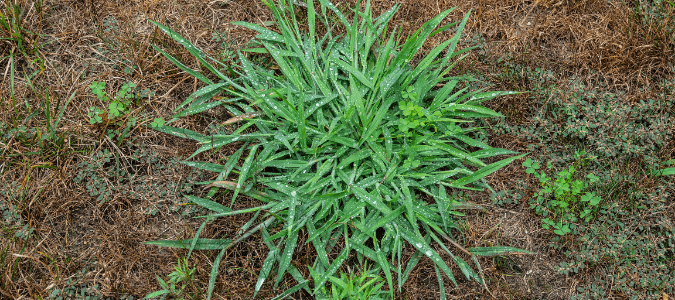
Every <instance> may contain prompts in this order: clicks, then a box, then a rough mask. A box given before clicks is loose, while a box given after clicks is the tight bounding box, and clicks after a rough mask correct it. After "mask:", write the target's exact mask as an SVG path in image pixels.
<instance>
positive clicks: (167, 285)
mask: <svg viewBox="0 0 675 300" xmlns="http://www.w3.org/2000/svg"><path fill="white" fill-rule="evenodd" d="M174 269H175V270H174V271H173V272H171V274H169V281H168V282H167V281H164V280H163V279H162V278H160V277H159V276H157V281H159V285H160V286H161V287H162V290H159V291H156V292H153V293H151V294H149V295H147V296H146V297H145V298H143V299H151V298H155V297H160V296H161V297H160V299H162V300H164V299H165V298H166V296H167V295H171V296H174V297H175V299H181V300H182V299H185V298H183V297H182V295H183V294H184V290H185V288H186V287H187V286H188V285H190V284H192V280H193V276H194V273H195V268H192V269H190V268H189V267H188V262H187V258H185V259H180V258H179V259H178V265H177V266H174ZM180 283H182V284H181V287H180V288H176V285H177V284H180Z"/></svg>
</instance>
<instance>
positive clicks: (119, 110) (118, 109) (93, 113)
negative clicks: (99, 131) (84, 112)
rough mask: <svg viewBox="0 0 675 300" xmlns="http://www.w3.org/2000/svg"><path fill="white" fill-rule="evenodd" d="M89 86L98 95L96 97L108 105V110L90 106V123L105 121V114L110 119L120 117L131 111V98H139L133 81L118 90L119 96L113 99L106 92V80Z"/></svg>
mask: <svg viewBox="0 0 675 300" xmlns="http://www.w3.org/2000/svg"><path fill="white" fill-rule="evenodd" d="M89 88H90V89H91V92H92V93H93V94H94V95H96V98H98V99H99V100H100V101H101V102H103V103H107V105H108V106H107V107H108V109H107V111H104V110H101V109H100V108H98V107H91V108H90V110H89V123H91V124H96V123H102V122H103V121H104V120H103V116H104V115H105V116H106V118H107V119H110V120H115V119H118V118H119V117H120V116H121V115H124V114H125V113H127V112H128V111H129V107H130V105H131V102H130V100H132V99H137V98H138V97H137V95H136V94H135V89H136V84H134V83H133V82H128V83H125V84H124V85H123V86H122V88H121V89H120V90H119V91H118V92H117V96H115V97H114V98H113V99H112V100H111V99H110V98H109V97H108V95H107V94H106V92H105V82H96V81H94V82H92V83H91V85H90V86H89Z"/></svg>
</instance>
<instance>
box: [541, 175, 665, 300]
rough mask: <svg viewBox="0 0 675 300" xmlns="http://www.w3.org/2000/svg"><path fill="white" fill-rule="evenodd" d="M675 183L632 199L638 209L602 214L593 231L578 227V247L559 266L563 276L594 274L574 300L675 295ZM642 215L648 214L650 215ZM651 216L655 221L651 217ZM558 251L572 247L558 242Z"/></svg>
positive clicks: (580, 287)
mask: <svg viewBox="0 0 675 300" xmlns="http://www.w3.org/2000/svg"><path fill="white" fill-rule="evenodd" d="M674 187H675V182H674V181H673V180H672V179H670V180H669V181H666V180H665V179H664V181H662V182H661V183H660V186H658V187H657V188H655V189H654V191H653V192H649V193H633V194H632V195H631V200H632V201H636V202H637V203H639V206H638V207H636V208H635V209H621V208H620V207H618V206H616V207H613V208H611V209H608V210H603V211H602V214H601V215H600V216H599V220H598V221H597V222H594V224H593V225H592V226H582V227H579V236H578V237H577V238H576V240H575V241H573V244H574V245H576V246H577V247H578V248H576V247H574V248H571V249H569V250H566V251H564V252H563V254H564V255H565V256H566V257H568V258H569V259H570V260H569V261H567V262H563V263H561V264H560V265H559V266H558V271H559V272H561V273H563V274H569V273H577V272H581V271H582V270H584V269H587V270H595V273H594V274H596V275H595V276H594V279H593V280H591V281H589V282H586V283H583V284H581V285H580V286H579V287H578V288H577V292H578V294H577V295H576V296H575V297H573V299H604V298H606V297H607V296H608V295H610V293H612V294H614V295H616V294H620V295H624V296H627V297H629V298H630V299H661V298H662V296H663V293H664V292H665V293H666V294H669V295H672V293H673V292H675V290H674V289H673V287H675V259H674V258H675V257H674V256H673V255H674V254H675V229H674V228H673V227H672V220H671V219H670V218H668V217H666V215H667V213H666V212H667V209H668V207H667V206H666V205H665V204H666V201H667V199H668V198H669V197H672V194H671V192H668V190H670V191H672V189H673V188H674ZM641 212H649V214H645V213H642V214H640V213H641ZM650 215H651V216H650ZM552 246H553V247H555V248H557V249H562V248H563V247H566V246H569V244H568V243H562V242H561V241H558V240H556V241H554V243H552Z"/></svg>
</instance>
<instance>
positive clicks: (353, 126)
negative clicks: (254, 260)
mask: <svg viewBox="0 0 675 300" xmlns="http://www.w3.org/2000/svg"><path fill="white" fill-rule="evenodd" d="M263 2H264V3H265V4H266V5H267V6H268V7H269V8H270V9H271V11H272V13H273V15H274V18H275V20H276V21H275V24H276V27H277V28H276V29H277V30H278V32H275V31H272V30H270V29H267V28H265V27H262V26H259V25H256V24H251V23H246V22H236V23H235V24H236V25H240V26H243V27H246V28H248V29H252V30H255V31H257V32H258V33H259V34H258V35H257V36H256V37H257V40H258V41H259V43H260V45H262V47H259V48H255V49H247V50H246V51H249V52H254V53H262V54H266V55H270V56H271V58H272V59H273V60H274V61H275V63H276V64H277V65H278V69H279V72H280V74H275V72H273V71H272V72H270V70H268V69H265V68H263V67H260V66H257V65H255V64H252V63H251V61H250V60H248V59H247V57H246V56H245V55H242V54H241V53H239V63H240V65H239V66H238V67H237V68H234V69H232V68H228V69H229V72H228V74H237V75H238V77H237V78H235V79H232V78H230V77H228V76H225V75H224V74H223V73H221V71H220V70H219V69H217V68H215V67H214V66H213V65H211V63H210V62H209V61H208V59H210V58H207V57H206V56H205V55H204V53H203V52H202V51H201V50H199V49H198V48H197V47H195V46H194V45H193V44H192V43H190V42H189V41H188V40H187V39H185V38H184V37H182V36H181V35H179V34H178V33H176V32H174V31H173V30H171V29H169V28H168V27H166V26H164V25H161V24H159V23H156V22H153V23H154V24H155V25H157V26H158V27H159V28H160V29H161V30H162V31H163V32H164V33H166V34H168V35H169V36H170V37H171V38H173V39H174V40H176V41H177V42H178V43H180V44H182V45H183V46H184V47H185V48H186V49H187V50H188V51H189V52H190V53H191V54H192V55H193V56H194V57H195V58H196V59H197V60H198V61H199V63H200V65H201V66H203V67H204V68H206V69H207V70H209V71H210V72H212V73H213V75H214V76H215V77H217V78H218V80H219V81H218V82H214V81H212V80H211V79H210V78H208V77H206V76H204V75H203V74H201V73H199V72H197V71H195V70H192V69H190V68H188V67H187V66H185V65H184V64H182V63H181V62H179V61H178V60H177V59H176V58H174V57H172V56H171V55H169V54H167V53H166V52H164V51H163V50H161V49H160V48H158V47H155V49H156V50H157V51H158V52H160V53H162V54H163V55H164V56H165V57H166V58H168V59H169V60H170V61H172V62H173V63H174V64H176V65H177V66H178V67H179V68H181V69H182V70H184V71H185V72H187V73H189V74H191V75H192V76H194V77H195V78H197V79H199V80H201V81H202V82H204V83H205V84H206V86H205V87H203V88H201V89H199V90H197V91H196V92H194V93H193V94H192V95H190V96H189V97H188V98H187V99H186V100H185V101H184V102H183V103H182V104H181V105H180V106H179V107H178V108H177V111H178V110H181V109H182V110H181V111H178V112H177V113H176V114H175V115H174V116H173V117H172V118H171V119H169V121H167V122H166V123H165V124H164V126H157V127H156V130H158V131H161V132H164V133H167V134H171V135H175V136H178V137H183V138H190V139H193V140H195V141H197V142H198V143H199V144H201V147H200V148H199V149H198V150H197V151H196V152H195V153H194V154H193V155H192V156H190V157H189V158H192V157H194V156H196V155H197V154H199V153H202V152H204V151H210V150H218V149H219V148H221V147H223V146H227V145H231V144H237V145H241V146H238V147H239V149H238V150H237V151H236V152H235V153H234V154H232V155H231V156H230V157H229V158H228V159H227V162H226V163H225V164H224V165H220V164H214V163H206V162H188V161H186V162H184V163H185V164H187V165H190V166H194V167H197V168H200V169H203V170H208V171H212V172H216V173H218V176H217V177H216V180H214V181H209V182H206V183H204V184H206V185H207V187H208V188H210V190H209V193H208V195H207V196H206V198H201V197H195V196H188V197H187V198H188V200H189V201H190V202H192V203H195V204H198V205H201V206H203V207H206V208H208V209H210V210H212V211H214V212H215V213H214V214H211V215H208V216H204V217H206V221H205V222H204V223H203V224H202V227H200V229H199V230H198V231H197V233H196V237H195V238H193V239H189V240H179V241H152V242H147V243H148V244H153V245H160V246H168V247H184V246H183V244H185V245H189V249H190V252H188V258H189V256H190V254H191V251H192V250H194V249H199V250H205V249H209V250H215V249H217V250H220V254H219V255H218V257H217V258H216V260H215V262H214V264H213V269H212V272H211V278H210V282H209V292H208V295H209V296H208V298H209V299H210V297H211V294H212V292H213V290H214V287H215V279H216V276H217V271H218V267H219V264H220V261H221V260H222V258H223V256H224V254H225V253H226V251H227V250H228V249H230V248H231V247H233V246H234V245H235V244H237V243H238V242H239V241H242V240H244V239H246V238H248V237H249V236H251V235H252V234H253V233H255V232H258V231H260V232H261V234H262V237H263V241H264V244H265V246H266V247H267V248H268V249H269V252H268V255H267V257H266V259H265V260H264V262H263V265H262V269H261V270H260V274H259V275H258V282H257V284H256V286H255V294H254V297H255V295H257V293H258V292H259V291H260V289H261V287H262V286H263V284H264V282H265V281H266V280H267V278H268V277H270V275H272V274H275V275H274V277H275V280H274V281H275V286H277V285H278V284H279V283H280V282H281V281H282V279H283V278H284V276H285V275H286V274H289V275H290V276H291V277H292V278H294V279H295V280H296V281H297V285H295V286H292V287H285V288H284V290H285V291H284V292H283V293H281V294H280V295H278V296H277V298H279V299H281V298H284V297H287V296H288V295H290V294H292V293H294V292H296V291H298V290H300V289H304V290H305V291H307V292H308V293H310V294H312V295H315V296H316V297H319V298H324V297H326V295H324V294H323V291H322V287H323V286H324V284H326V283H327V282H328V281H329V280H330V279H331V276H334V275H335V274H336V272H337V271H338V269H339V268H340V267H341V266H342V265H343V264H344V263H345V262H346V261H347V258H348V257H350V255H353V254H356V256H357V258H360V259H368V260H370V261H372V262H374V263H375V264H376V266H377V268H379V269H380V270H381V272H382V274H383V275H384V278H385V279H386V282H387V285H388V287H389V290H388V292H389V294H390V296H392V295H393V292H394V282H396V283H397V285H398V287H399V290H400V287H401V286H402V285H403V284H404V283H405V282H406V280H407V278H408V276H409V275H410V272H411V271H412V270H413V268H414V267H415V266H416V265H417V263H418V262H419V261H420V259H422V258H423V257H426V258H428V259H430V260H431V261H432V262H433V264H434V266H435V267H436V268H438V269H439V270H440V271H439V272H438V273H437V277H438V280H439V283H440V284H441V287H442V288H441V290H442V291H443V289H444V288H443V282H444V280H447V279H449V280H450V281H451V282H452V283H453V284H455V285H457V281H456V280H455V277H454V275H453V272H452V271H451V269H450V267H449V266H448V265H447V264H446V262H445V261H444V260H443V259H442V258H441V255H440V254H439V253H438V252H437V250H436V249H437V248H435V247H432V243H433V244H437V245H438V247H439V248H438V249H441V250H442V251H443V252H445V253H446V254H447V255H448V256H449V257H450V258H451V261H452V262H453V263H454V264H456V265H457V266H458V267H459V269H460V270H461V272H462V273H463V275H464V277H466V278H467V279H468V280H475V281H477V282H479V283H481V284H483V285H485V281H484V279H483V276H482V271H481V267H480V265H479V263H478V259H477V256H493V255H503V254H507V253H511V252H520V253H525V252H526V251H523V250H520V249H516V248H512V247H488V248H482V247H480V248H470V249H465V248H464V247H463V246H461V245H460V244H459V243H458V242H457V241H456V240H457V239H456V237H454V235H453V234H452V233H451V232H452V230H453V229H455V230H458V232H461V227H460V226H459V222H460V221H459V220H456V219H455V218H454V217H453V214H452V212H453V211H454V210H457V209H463V208H475V207H476V206H475V205H471V204H469V203H461V202H458V201H456V200H455V199H453V198H452V197H448V195H447V193H446V189H447V188H457V189H471V190H482V189H483V188H489V186H488V185H487V182H486V181H485V180H484V177H485V176H487V175H489V174H492V173H493V172H495V171H497V170H499V169H500V168H502V167H504V166H506V165H508V164H509V163H511V162H512V161H514V160H516V159H518V158H521V157H523V156H524V155H525V154H522V155H517V156H512V157H508V158H505V159H502V160H496V161H494V162H493V163H491V164H486V163H485V162H483V159H486V158H492V157H495V156H500V155H511V154H516V152H513V151H509V150H506V149H499V148H492V147H490V146H488V145H487V144H485V143H483V142H481V141H478V140H476V139H475V137H476V136H475V135H474V134H473V133H474V132H477V131H479V130H480V129H479V128H474V127H469V126H466V125H468V124H471V122H473V121H475V120H477V119H480V118H488V117H493V116H501V115H500V114H499V113H497V112H494V111H492V110H490V109H488V108H485V107H483V106H481V103H482V102H484V101H487V100H489V99H493V98H495V97H498V96H500V95H505V94H512V92H483V91H480V90H479V91H468V88H466V87H464V80H463V79H460V78H456V77H449V76H446V75H447V74H448V72H449V71H450V70H451V69H452V66H453V63H452V62H451V59H453V58H455V59H457V58H458V56H459V55H460V54H462V53H465V52H467V51H468V50H470V49H471V48H467V49H462V50H458V51H456V49H455V48H456V46H457V43H458V41H459V38H460V35H461V32H462V29H463V28H464V26H465V24H466V23H467V21H468V19H469V14H467V15H466V16H464V18H463V20H462V21H461V22H455V23H450V24H447V25H444V26H442V27H440V28H437V27H438V26H439V25H440V24H441V23H442V22H443V20H444V19H445V18H446V17H447V16H448V15H449V14H450V13H451V12H452V11H453V10H454V9H449V10H446V11H444V12H442V13H440V14H439V15H438V16H436V17H434V18H433V19H431V20H430V21H428V22H427V23H425V24H424V25H423V26H422V27H421V28H420V29H419V30H417V31H416V32H415V33H413V34H412V35H411V36H410V37H409V38H408V39H407V40H405V41H404V42H403V43H402V44H400V43H399V42H398V41H400V40H399V39H397V38H396V35H397V34H398V35H399V36H400V34H401V31H400V30H397V29H394V30H393V32H392V33H391V34H390V33H389V30H387V24H388V22H389V21H390V20H391V18H392V17H393V16H394V14H395V13H396V11H397V10H398V8H399V7H400V5H396V6H394V7H393V8H392V9H390V10H388V11H387V12H385V13H383V14H382V15H381V16H379V17H377V18H374V17H373V16H372V12H371V9H370V2H369V1H368V2H367V3H366V6H365V10H364V11H363V12H359V11H356V16H355V20H354V21H353V23H350V22H349V21H348V20H347V18H346V17H345V16H344V15H343V14H342V12H341V11H340V10H338V9H337V8H336V7H335V6H334V5H333V4H332V3H330V2H329V1H328V0H320V1H319V4H320V10H315V7H314V6H315V4H314V2H313V1H306V2H305V3H302V4H303V5H301V6H299V7H298V6H296V4H294V3H295V1H293V2H290V1H288V2H287V1H284V0H280V1H279V2H278V3H274V2H267V1H263ZM357 7H359V6H358V5H357ZM299 10H300V11H302V12H303V15H302V16H298V15H296V12H297V11H299ZM304 12H306V22H307V25H308V26H307V28H308V32H304V33H303V32H301V31H300V29H299V28H300V26H298V17H302V18H303V19H304V18H305V15H304ZM329 15H330V17H329ZM317 20H318V21H319V22H320V23H323V24H320V23H317ZM329 20H335V21H329ZM303 22H304V21H303ZM333 22H338V24H332V23H333ZM335 25H343V27H344V30H345V34H342V35H334V34H333V32H332V30H331V29H332V28H333V27H335ZM317 27H322V28H325V29H327V31H326V34H325V35H324V36H317V30H316V29H317ZM451 27H456V29H457V32H456V34H455V35H454V36H453V37H452V38H451V39H449V40H447V41H445V42H442V43H440V44H439V45H438V46H436V47H434V48H433V49H431V50H430V51H429V53H428V54H427V55H426V56H425V57H424V58H422V60H421V61H420V62H419V63H418V64H417V65H416V66H414V67H412V66H411V65H410V61H411V60H412V59H413V57H415V55H416V54H417V53H418V51H419V50H420V48H421V47H422V45H424V43H425V41H426V40H427V38H429V37H432V36H434V35H436V34H438V33H441V32H444V31H446V30H448V29H449V28H451ZM374 49H376V50H377V51H373V50H374ZM380 57H381V58H382V59H380ZM462 57H464V56H462ZM384 58H388V59H384ZM210 60H211V61H213V62H215V63H217V64H218V65H220V67H222V68H227V66H226V65H224V64H222V63H221V62H219V61H217V60H213V59H210ZM221 92H222V93H227V94H229V95H230V96H231V98H229V99H218V100H217V101H212V99H213V98H214V96H216V95H217V94H219V93H221ZM210 100H211V101H210ZM404 101H407V102H409V103H412V104H405V106H402V107H403V109H397V107H399V104H400V103H402V102H404ZM188 104H189V106H188ZM186 106H187V107H186ZM216 106H224V108H225V109H227V110H228V111H229V112H231V113H232V114H234V115H235V117H234V118H232V119H230V120H227V121H226V122H225V123H226V124H234V123H240V124H241V126H240V127H239V128H238V129H236V130H235V131H234V132H233V133H230V134H215V135H211V136H206V135H202V134H200V133H197V132H194V131H191V130H187V129H181V128H176V127H172V126H170V124H171V123H173V122H174V121H176V120H178V118H180V117H182V116H188V115H192V114H196V113H200V112H203V111H206V110H208V109H210V108H213V107H216ZM184 107H186V108H185V109H183V108H184ZM418 107H419V108H418ZM399 108H401V107H399ZM420 108H422V109H420ZM408 112H410V114H407V113H408ZM413 112H414V113H415V116H416V117H417V118H420V117H426V116H434V122H433V124H434V126H431V127H430V126H427V125H428V124H427V123H426V122H425V121H422V123H424V124H422V123H419V124H418V126H415V127H414V130H412V132H411V134H408V135H406V134H403V133H405V131H403V132H401V131H402V130H400V129H401V128H399V125H401V123H402V122H401V121H400V120H401V119H407V118H408V117H410V116H412V115H413ZM422 112H423V113H422ZM406 114H407V115H406ZM413 121H414V119H413ZM459 125H465V127H461V126H459ZM405 126H406V127H408V126H407V125H405ZM446 132H450V133H451V134H450V135H449V134H446ZM189 158H188V159H189ZM240 162H242V163H240ZM231 174H236V175H235V176H236V177H237V179H236V180H235V181H228V178H229V176H230V175H231ZM219 188H225V189H229V190H231V191H232V192H233V193H232V200H231V201H230V203H229V205H230V206H232V204H233V203H234V201H235V200H236V199H237V197H238V196H239V195H245V196H248V197H251V198H254V199H257V200H258V201H260V205H259V206H257V207H252V208H247V209H242V210H237V211H232V210H231V209H230V208H229V207H227V206H225V205H223V204H220V203H218V202H216V201H213V200H211V199H213V198H212V197H213V196H215V195H216V192H217V190H218V189H219ZM207 198H208V199H207ZM244 213H253V214H254V215H253V217H252V218H251V220H250V221H249V222H248V223H246V224H245V225H244V226H243V227H242V228H241V230H240V232H241V233H242V234H241V235H240V236H239V237H238V238H237V239H236V240H234V241H232V240H229V239H205V238H198V236H199V234H200V233H201V230H202V228H203V227H204V225H205V224H206V223H207V222H210V221H212V220H213V219H214V218H217V217H224V216H232V215H237V214H244ZM376 231H377V232H381V234H377V235H376ZM301 236H307V237H308V238H307V240H306V241H305V242H306V243H311V245H312V246H313V248H314V249H315V251H316V253H317V255H316V259H315V260H314V262H313V263H311V265H310V266H309V272H310V276H311V278H307V277H305V276H303V274H301V273H300V271H299V270H298V269H297V268H296V266H295V265H294V264H292V263H291V260H292V259H293V254H294V252H295V250H296V246H297V245H298V240H299V238H300V237H301ZM338 241H340V242H339V243H338ZM446 243H448V245H451V246H450V248H452V250H451V249H450V248H448V246H446ZM404 247H411V248H412V249H414V250H415V254H414V255H413V256H412V258H410V259H409V260H407V263H406V264H405V265H404V264H402V260H403V253H404V251H403V248H404ZM185 248H187V247H185ZM332 253H335V254H336V256H332V257H333V259H332V260H331V259H330V258H329V255H328V254H332ZM457 253H463V254H464V255H466V257H468V258H470V259H471V261H472V262H473V264H474V265H475V268H474V267H472V266H471V265H469V263H467V262H466V261H465V260H464V259H462V258H461V257H460V256H458V255H457ZM442 274H444V275H445V277H444V276H443V275H442ZM444 278H447V279H444ZM310 279H311V280H312V281H313V288H312V287H310ZM442 295H443V298H445V293H444V292H442Z"/></svg>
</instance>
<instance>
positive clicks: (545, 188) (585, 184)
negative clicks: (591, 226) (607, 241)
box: [523, 151, 602, 235]
mask: <svg viewBox="0 0 675 300" xmlns="http://www.w3.org/2000/svg"><path fill="white" fill-rule="evenodd" d="M584 156H586V152H585V151H581V152H575V154H574V157H575V159H576V162H575V164H574V165H573V166H570V167H569V168H567V169H563V170H561V171H559V172H557V173H556V174H555V175H554V176H553V177H548V176H547V175H546V173H544V172H543V171H542V172H537V170H539V168H540V166H539V162H537V161H533V160H532V159H529V158H528V159H527V160H526V161H525V162H523V166H524V167H526V168H527V169H526V170H525V172H526V173H528V174H532V175H534V177H536V178H538V179H539V182H540V183H541V187H542V189H541V190H539V191H538V192H537V193H535V195H534V198H533V199H532V200H531V201H530V204H531V206H530V208H532V209H535V212H536V213H537V214H538V215H541V216H544V217H546V218H544V219H542V220H541V221H542V223H543V224H542V227H543V228H544V229H549V228H553V229H554V230H553V232H554V233H555V234H558V235H565V234H567V233H571V232H573V230H574V228H575V227H576V226H575V225H574V222H577V220H578V219H577V213H578V217H579V218H581V219H583V220H584V221H586V222H589V221H590V220H591V219H592V218H593V214H594V213H595V212H596V211H597V210H598V208H599V204H600V201H602V198H600V197H599V196H596V195H595V193H593V192H588V189H589V187H590V186H591V185H592V184H593V183H596V182H597V181H598V180H599V178H598V177H597V176H595V175H594V174H592V173H591V174H588V175H586V177H585V178H584V179H578V178H576V176H575V174H576V172H577V171H578V169H579V168H580V167H581V166H583V164H584V160H586V159H587V158H585V157H584ZM547 167H548V169H549V170H551V169H553V166H552V164H551V162H550V161H549V162H548V164H547ZM549 213H551V216H550V217H549Z"/></svg>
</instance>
